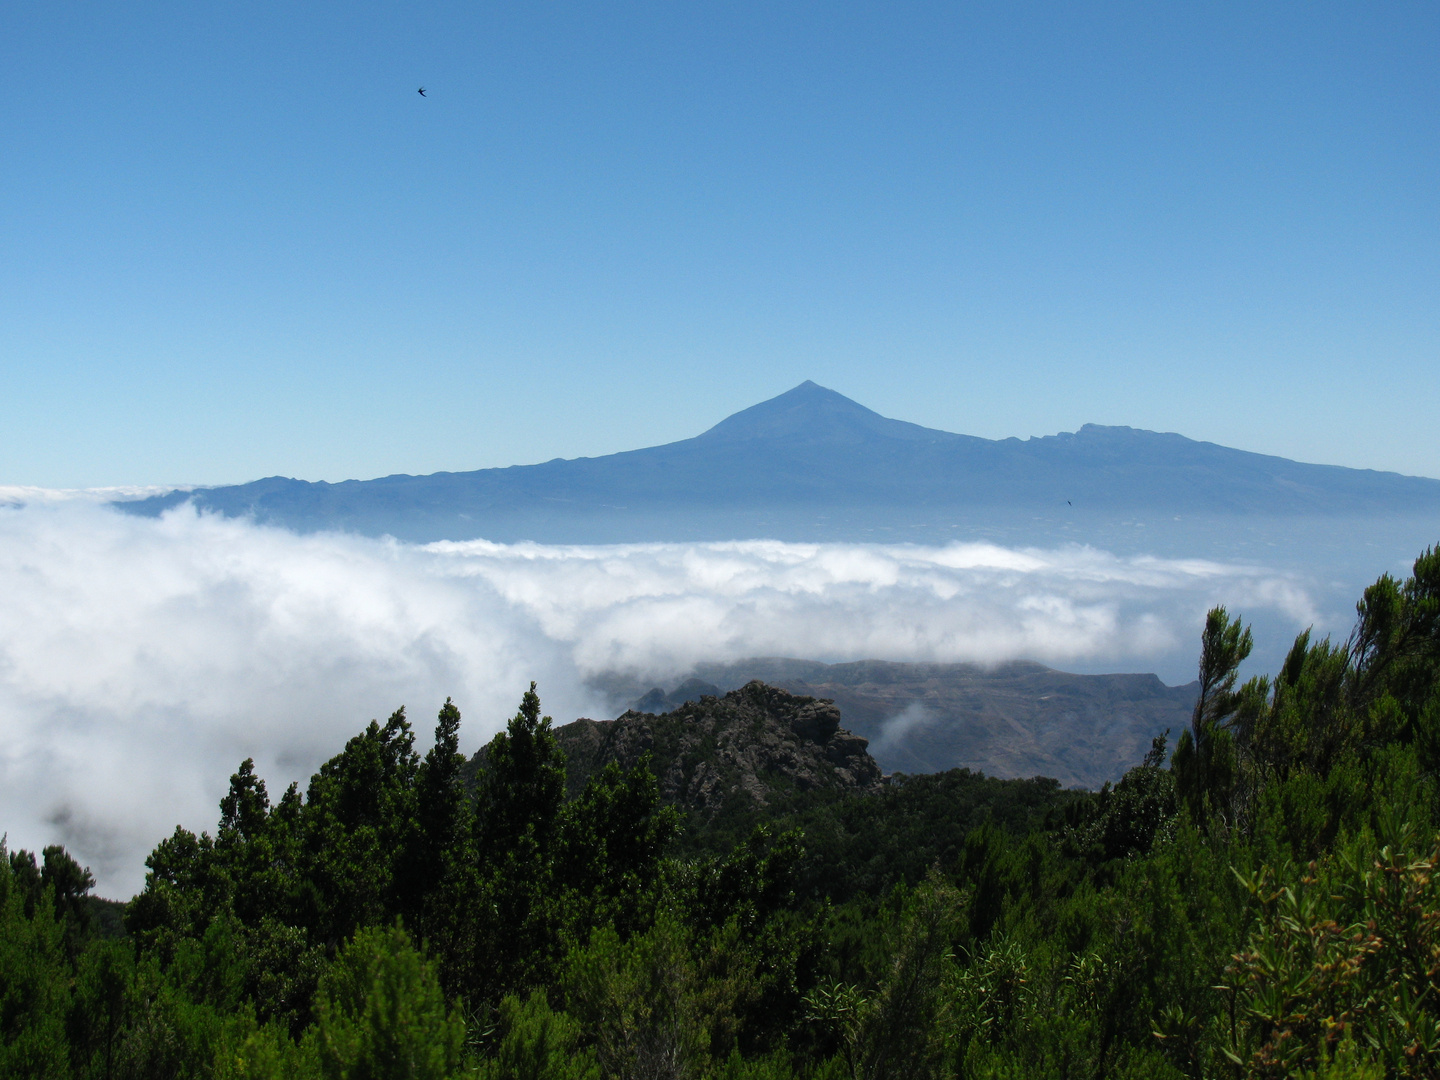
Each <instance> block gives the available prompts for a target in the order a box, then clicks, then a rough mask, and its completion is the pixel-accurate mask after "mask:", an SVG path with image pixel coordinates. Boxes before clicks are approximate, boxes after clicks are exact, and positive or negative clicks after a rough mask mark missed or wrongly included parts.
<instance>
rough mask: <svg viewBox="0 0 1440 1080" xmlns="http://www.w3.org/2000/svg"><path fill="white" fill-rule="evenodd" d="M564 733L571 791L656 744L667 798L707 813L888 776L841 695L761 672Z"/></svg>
mask: <svg viewBox="0 0 1440 1080" xmlns="http://www.w3.org/2000/svg"><path fill="white" fill-rule="evenodd" d="M555 736H556V738H557V739H558V740H559V743H560V746H561V747H562V748H563V749H564V751H565V755H566V759H567V764H568V771H569V777H570V786H571V790H572V791H578V790H579V788H580V787H582V786H583V785H584V783H585V781H586V780H587V779H589V777H590V776H591V775H592V774H593V773H595V772H596V771H597V770H599V769H601V768H603V767H604V766H605V765H606V764H607V763H608V762H611V761H616V762H619V763H620V765H621V766H622V767H625V768H629V767H631V766H633V765H635V764H636V763H637V762H639V761H640V760H641V758H642V757H643V756H644V755H645V754H646V753H649V754H650V755H651V767H652V768H653V769H654V771H655V775H656V777H657V778H658V779H659V782H660V793H661V796H662V798H664V800H665V801H666V802H668V803H672V804H675V805H679V806H683V807H685V808H687V809H689V810H692V811H694V812H697V813H699V814H700V815H701V816H709V815H712V814H714V813H716V812H717V811H718V810H719V809H721V808H722V807H724V806H727V805H732V804H733V803H734V802H735V801H737V800H742V801H751V802H753V803H755V804H757V805H759V806H764V807H768V806H772V805H774V804H776V803H777V802H781V803H783V802H784V801H785V800H786V798H787V797H788V796H790V795H793V794H795V793H798V792H804V791H813V790H816V789H824V788H828V789H831V790H835V791H842V792H856V793H860V792H870V791H874V790H877V789H878V788H879V787H880V786H881V784H882V783H883V778H882V777H881V774H880V766H878V765H877V764H876V763H875V759H874V758H872V757H871V756H870V754H869V752H868V750H867V749H866V747H867V745H868V743H867V741H866V740H865V739H862V738H860V737H859V736H858V735H852V734H851V733H850V732H848V731H846V730H845V729H843V728H842V727H840V710H839V709H837V708H836V707H835V704H834V703H833V702H831V701H827V700H824V699H817V698H813V697H805V696H802V695H798V694H792V693H789V692H788V691H785V690H781V689H779V688H777V687H774V686H767V685H766V684H765V683H762V682H758V681H756V682H751V683H748V684H747V685H745V686H742V687H741V688H740V689H738V690H732V691H730V693H728V694H726V695H724V696H723V697H716V696H712V695H706V696H703V697H701V698H700V699H699V700H698V701H691V702H686V703H685V704H683V705H681V706H680V707H679V708H677V709H675V710H674V711H672V712H667V713H663V714H660V715H656V714H654V713H647V712H637V711H635V710H631V711H629V712H627V713H625V714H624V715H623V716H621V717H619V718H618V719H615V720H588V719H582V720H576V721H575V722H574V723H573V724H566V725H565V726H563V727H560V728H556V729H555Z"/></svg>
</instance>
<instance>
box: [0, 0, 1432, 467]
mask: <svg viewBox="0 0 1440 1080" xmlns="http://www.w3.org/2000/svg"><path fill="white" fill-rule="evenodd" d="M1437 56H1440V7H1437V6H1435V5H1433V4H1385V5H1335V4H1306V5H1298V4H1285V5H1269V4H1256V3H1245V4H1230V5H1215V4H1210V5H1123V4H1108V5H1074V4H1064V5H1060V4H1056V5H1041V4H1022V3H1006V4H993V5H981V4H944V5H893V4H887V5H879V4H876V5H873V6H859V5H819V4H815V5H799V4H765V5H754V6H745V5H741V4H725V5H702V4H686V5H675V4H667V5H659V4H656V5H614V4H594V5H569V4H545V5H528V6H525V7H523V8H522V7H521V6H520V5H510V6H505V7H499V6H492V5H478V4H455V5H444V4H427V5H400V4H394V5H383V6H381V5H367V4H359V3H356V4H348V5H333V4H327V5H308V4H304V3H294V2H291V3H286V4H283V5H280V4H273V5H267V4H245V5H241V4H213V5H189V4H185V5H182V4H171V5H155V4H133V5H124V6H120V5H100V4H89V5H81V4H75V5H57V4H21V3H15V4H9V5H5V6H4V7H3V8H0V101H3V104H0V389H3V393H4V400H5V410H4V416H5V422H4V424H3V425H0V484H41V485H48V486H89V485H102V484H122V483H127V484H128V483H171V482H176V483H180V482H206V483H216V482H229V481H243V480H247V479H252V478H255V477H258V476H262V475H268V474H272V473H283V474H286V475H294V476H301V477H304V478H307V479H329V480H339V479H344V478H347V477H368V476H375V475H381V474H386V473H391V472H431V471H435V470H438V469H466V468H476V467H481V466H488V465H505V464H511V463H516V462H528V461H536V460H544V459H548V458H551V457H557V456H565V457H571V456H578V455H582V454H590V455H593V454H600V453H607V452H611V451H614V450H620V449H626V448H630V447H635V446H642V445H649V444H654V443H659V442H664V441H668V440H671V439H676V438H683V437H686V436H688V435H691V434H694V433H696V432H698V431H699V430H701V429H703V428H705V427H708V426H709V425H710V424H712V423H714V422H716V421H717V420H719V419H720V418H722V417H723V416H725V415H727V414H728V413H731V412H733V411H735V410H737V409H739V408H743V407H745V406H747V405H750V404H753V403H754V402H756V401H758V400H761V399H763V398H766V397H770V396H772V395H774V394H776V393H779V392H781V391H783V390H786V389H788V388H789V387H790V386H793V385H794V384H796V383H798V382H800V381H802V380H803V379H807V378H810V379H814V380H816V381H817V382H820V383H822V384H824V385H827V386H831V387H833V388H835V389H837V390H839V391H841V392H842V393H845V394H848V395H849V396H851V397H853V398H855V399H857V400H859V401H861V402H862V403H864V404H866V405H869V406H870V407H872V408H875V409H877V410H879V411H880V412H883V413H886V414H887V415H891V416H897V417H901V418H903V419H907V420H913V421H916V422H919V423H923V424H928V425H931V426H935V427H942V428H946V429H949V430H955V431H963V432H967V433H970V434H975V435H984V436H991V437H998V436H1006V435H1020V436H1025V435H1039V434H1049V433H1053V432H1056V431H1060V430H1073V429H1074V428H1076V427H1078V426H1079V425H1080V424H1083V423H1086V422H1095V423H1115V424H1132V425H1135V426H1138V427H1147V428H1155V429H1161V430H1173V431H1180V432H1182V433H1184V434H1187V435H1190V436H1192V437H1196V438H1204V439H1211V440H1214V441H1217V442H1223V443H1226V444H1229V445H1234V446H1240V447H1244V448H1246V449H1254V450H1261V451H1265V452H1270V453H1278V454H1283V455H1285V456H1289V457H1295V458H1300V459H1304V460H1312V461H1325V462H1334V463H1337V464H1345V465H1355V466H1365V467H1375V468H1387V469H1396V470H1400V471H1404V472H1411V473H1421V474H1426V475H1430V476H1440V437H1437V431H1440V425H1437V424H1436V423H1435V417H1436V415H1440V200H1437V195H1436V193H1437V192H1440V65H1437V63H1436V57H1437ZM422 84H423V85H424V86H425V87H426V89H427V92H428V97H426V98H421V97H420V96H419V95H418V94H417V93H416V88H417V87H419V86H420V85H422Z"/></svg>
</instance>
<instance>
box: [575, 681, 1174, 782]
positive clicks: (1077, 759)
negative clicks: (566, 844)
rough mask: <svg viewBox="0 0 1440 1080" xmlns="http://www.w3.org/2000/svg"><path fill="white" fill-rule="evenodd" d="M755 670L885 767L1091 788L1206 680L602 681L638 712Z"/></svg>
mask: <svg viewBox="0 0 1440 1080" xmlns="http://www.w3.org/2000/svg"><path fill="white" fill-rule="evenodd" d="M752 679H760V680H762V681H764V682H766V683H769V684H771V685H773V686H777V687H783V688H785V689H786V690H789V691H791V692H793V693H795V694H801V695H808V696H810V697H815V698H824V699H828V700H831V701H833V702H834V703H835V704H836V706H838V708H839V710H840V712H841V714H842V715H843V716H844V720H845V725H846V727H848V728H849V729H850V730H851V731H853V732H854V733H855V734H856V735H860V736H863V737H864V738H865V739H867V740H869V744H870V745H869V751H870V753H871V754H872V755H874V757H875V760H876V761H877V762H879V764H880V767H881V768H882V769H884V770H885V771H886V772H904V773H910V774H918V773H935V772H943V771H945V770H946V769H953V768H957V767H965V768H970V769H976V770H979V771H982V772H985V773H987V774H989V775H991V776H1005V777H1016V776H1051V777H1055V778H1056V779H1058V780H1059V781H1060V783H1061V784H1062V785H1063V786H1065V787H1087V788H1098V787H1100V785H1101V784H1103V783H1105V782H1106V781H1114V780H1118V779H1119V778H1120V776H1121V775H1122V774H1123V773H1124V772H1125V770H1126V769H1128V768H1130V767H1131V766H1132V765H1134V763H1135V762H1136V761H1139V760H1140V759H1141V758H1143V757H1144V756H1145V753H1146V751H1147V750H1148V749H1149V748H1150V743H1151V740H1152V739H1154V738H1155V736H1157V735H1160V734H1162V733H1164V732H1166V731H1170V732H1178V731H1180V730H1181V729H1182V728H1183V727H1184V726H1185V724H1186V723H1187V722H1188V721H1189V719H1190V713H1191V710H1192V709H1193V708H1194V705H1195V698H1196V695H1197V694H1198V693H1199V690H1200V687H1199V684H1198V683H1195V682H1191V683H1188V684H1186V685H1184V686H1166V685H1165V684H1164V683H1163V682H1161V681H1160V680H1159V679H1158V678H1157V677H1156V676H1154V675H1076V674H1072V673H1070V672H1065V671H1056V670H1054V669H1053V668H1048V667H1045V666H1044V665H1043V664H1035V663H1030V662H1026V661H1017V662H1014V663H1009V664H999V665H996V666H994V667H984V666H981V665H979V664H933V663H930V664H903V663H891V662H887V661H881V660H864V661H859V662H856V663H849V664H822V663H818V662H816V661H813V660H792V659H785V658H780V657H761V658H756V659H750V660H741V661H736V662H734V663H729V664H702V665H700V666H699V667H697V668H696V669H695V671H694V673H693V674H692V675H691V676H690V677H689V678H687V679H685V680H683V681H682V682H681V683H680V684H679V685H678V686H676V687H675V689H673V690H671V691H669V692H668V693H667V692H666V691H665V690H664V689H663V688H661V687H658V686H656V687H650V688H649V689H648V690H647V689H646V684H645V683H644V682H637V681H636V680H635V679H634V678H633V677H631V676H619V675H611V676H603V677H600V678H597V679H596V680H595V683H594V686H595V689H597V690H600V691H601V692H603V693H605V694H607V695H608V696H609V697H610V698H611V700H613V701H616V702H625V703H628V705H629V707H630V708H633V709H635V710H636V711H638V712H649V713H666V712H669V711H671V710H672V709H676V708H678V707H679V706H681V705H683V704H685V703H686V702H694V701H699V700H700V699H701V697H702V696H703V695H706V694H709V695H715V696H718V695H720V694H722V693H723V692H724V691H726V690H730V689H734V688H737V687H740V686H743V685H745V683H747V682H749V681H751V680H752Z"/></svg>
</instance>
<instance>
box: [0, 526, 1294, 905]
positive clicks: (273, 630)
mask: <svg viewBox="0 0 1440 1080" xmlns="http://www.w3.org/2000/svg"><path fill="white" fill-rule="evenodd" d="M1216 602H1225V603H1227V604H1229V605H1230V606H1231V607H1232V609H1236V608H1239V609H1243V610H1244V611H1245V612H1246V614H1247V615H1250V614H1252V613H1254V614H1262V613H1264V612H1267V611H1268V612H1270V613H1271V614H1272V616H1274V617H1276V618H1279V619H1281V620H1282V621H1284V622H1286V623H1292V624H1295V625H1299V626H1303V625H1305V624H1307V623H1310V622H1313V621H1315V619H1316V614H1315V611H1314V610H1313V604H1312V601H1311V598H1310V595H1309V593H1308V592H1307V591H1306V590H1305V589H1304V588H1302V587H1301V585H1300V584H1299V583H1297V580H1296V579H1293V578H1291V577H1288V576H1285V575H1282V574H1278V573H1275V572H1273V571H1269V570H1264V569H1260V568H1256V567H1250V566H1240V565H1232V564H1222V563H1218V562H1212V561H1205V560H1176V559H1168V560H1167V559H1157V558H1150V557H1139V558H1119V557H1116V556H1114V555H1110V554H1107V553H1105V552H1103V551H1097V550H1094V549H1090V548H1081V547H1074V548H1066V549H1058V550H1011V549H1006V548H1001V547H996V546H991V545H985V544H966V545H956V546H951V547H944V548H922V547H913V546H893V547H889V546H877V545H854V544H788V543H779V542H773V541H745V542H733V543H713V544H653V545H627V546H615V547H554V546H543V545H537V544H517V545H501V544H491V543H487V542H483V541H476V542H470V543H441V544H433V545H429V546H425V547H417V546H412V545H406V544H399V543H395V542H391V541H376V540H367V539H362V538H357V537H348V536H336V535H317V536H296V535H294V534H292V533H289V532H286V531H283V530H279V529H269V528H261V527H257V526H255V525H253V524H251V523H248V522H245V521H236V520H225V519H220V518H216V517H210V516H201V515H197V514H195V513H194V512H193V511H192V510H190V509H188V508H184V509H180V510H177V511H174V512H171V513H169V514H167V515H166V516H164V517H163V518H161V519H159V520H152V519H144V518H134V517H127V516H124V515H121V514H119V513H116V512H114V511H113V510H110V509H108V508H105V507H102V506H96V505H93V504H91V503H89V502H88V501H86V500H73V499H71V500H53V501H48V502H47V501H43V500H30V501H29V502H28V505H26V506H24V507H18V508H8V509H5V508H0V830H8V831H9V834H10V844H11V846H12V848H13V847H15V846H29V847H36V846H39V845H41V844H44V843H51V842H61V843H64V844H66V845H67V846H68V847H70V849H71V850H72V852H73V853H74V854H75V855H76V856H77V857H78V858H80V859H81V860H82V861H84V862H86V863H88V864H89V865H90V866H91V867H92V868H93V870H94V871H95V873H96V875H97V877H98V878H99V880H100V890H101V891H102V893H105V894H108V895H116V896H123V895H129V894H130V893H131V892H133V891H134V890H135V889H137V888H138V887H139V885H140V883H141V879H142V876H143V872H144V868H143V860H144V857H145V855H146V854H147V853H148V852H149V850H150V849H151V848H152V847H153V846H154V844H155V842H156V841H158V840H159V839H160V838H161V837H162V836H164V835H167V834H168V833H169V832H170V831H171V830H172V829H173V828H174V826H175V824H176V823H177V822H178V823H183V824H184V825H186V826H187V827H189V828H193V829H201V828H213V825H214V820H215V818H216V815H217V811H216V803H217V802H218V800H219V798H220V796H221V794H223V791H224V787H225V783H226V778H227V777H228V775H229V774H230V772H232V771H233V770H234V768H235V766H236V764H237V763H238V762H239V761H240V760H242V759H243V758H245V757H252V756H253V757H254V758H255V759H256V764H257V767H258V768H259V770H260V771H261V773H262V775H265V776H266V777H267V779H268V780H269V782H270V786H271V790H272V793H273V794H276V795H278V793H279V791H280V790H281V789H283V787H284V785H285V784H286V783H288V781H289V780H291V779H298V780H300V781H301V782H302V785H303V783H304V781H305V779H306V778H307V777H308V776H309V774H310V772H311V771H312V770H313V769H314V767H315V766H316V765H317V764H319V762H320V761H321V760H323V759H324V758H325V757H327V756H329V755H330V754H332V753H334V752H336V751H337V750H338V749H339V748H340V747H341V745H343V742H344V740H345V739H346V738H347V737H349V736H350V735H352V734H354V733H355V732H356V731H358V730H359V729H360V728H361V727H362V726H363V725H364V723H365V722H366V721H368V720H369V719H370V718H371V717H379V718H381V719H383V718H384V716H385V715H387V714H388V713H389V712H390V711H391V710H392V709H394V708H395V707H397V706H399V705H401V704H404V705H406V706H408V707H409V715H410V717H411V719H412V721H413V722H414V723H415V725H416V727H417V729H418V731H419V739H418V743H419V745H420V747H421V749H422V750H423V749H424V748H425V747H428V745H429V732H430V726H431V724H432V722H433V717H434V714H435V710H436V709H437V708H438V706H439V705H440V703H441V702H442V701H443V700H444V698H445V697H446V696H447V695H448V696H452V697H454V699H455V701H456V703H457V704H458V705H459V706H460V707H461V709H462V711H463V712H464V714H465V718H466V727H465V732H464V738H465V742H466V744H467V748H469V749H474V748H475V747H476V746H478V745H480V743H481V742H482V741H483V740H484V739H485V738H488V736H489V735H490V734H491V733H493V732H494V731H495V730H497V729H498V728H499V727H500V726H502V725H503V723H504V721H505V719H506V718H507V717H508V716H509V715H511V714H512V713H513V711H514V708H515V704H516V702H517V701H518V699H519V696H520V693H521V691H522V690H523V689H524V688H525V686H526V685H528V682H529V680H531V679H535V680H537V681H539V683H540V690H541V695H542V700H543V701H544V702H545V705H546V711H547V712H550V713H552V714H553V715H554V716H555V717H556V719H557V721H558V722H564V721H566V720H569V719H572V718H574V717H575V716H577V715H584V714H589V715H603V713H604V712H605V710H606V709H607V708H608V707H610V705H611V704H612V703H609V702H605V701H603V700H601V699H600V698H599V697H598V696H597V694H596V692H595V691H593V690H591V689H589V688H588V687H587V680H588V679H589V678H591V677H592V676H594V675H596V674H599V673H602V672H606V671H615V670H628V671H634V672H637V673H641V674H643V675H645V676H647V677H650V678H654V679H657V680H661V679H664V678H665V677H666V676H672V677H673V676H677V675H679V674H681V673H683V672H684V671H685V670H687V669H688V668H689V667H690V666H691V665H692V664H694V663H696V662H699V661H723V660H733V659H741V658H743V657H746V656H757V655H784V656H796V657H804V658H807V659H817V660H832V661H838V660H850V659H861V658H875V659H891V660H940V661H981V662H995V661H1001V660H1005V659H1010V658H1015V657H1026V658H1030V659H1036V660H1040V661H1042V662H1046V663H1050V664H1054V665H1056V666H1062V667H1063V666H1067V665H1069V666H1081V667H1085V668H1088V669H1091V670H1093V669H1095V667H1096V666H1097V665H1108V666H1110V668H1111V669H1112V670H1137V669H1140V670H1144V669H1147V668H1153V667H1154V666H1155V664H1156V663H1157V662H1158V660H1159V659H1160V658H1162V657H1165V656H1169V655H1173V654H1174V653H1175V651H1176V650H1177V649H1179V650H1183V651H1184V652H1185V653H1187V654H1188V653H1192V652H1193V648H1192V646H1191V643H1192V642H1193V641H1194V640H1195V638H1196V634H1197V631H1198V626H1199V622H1200V620H1201V617H1202V616H1203V613H1204V611H1205V609H1206V608H1207V607H1209V606H1210V605H1211V604H1213V603H1216Z"/></svg>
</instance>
